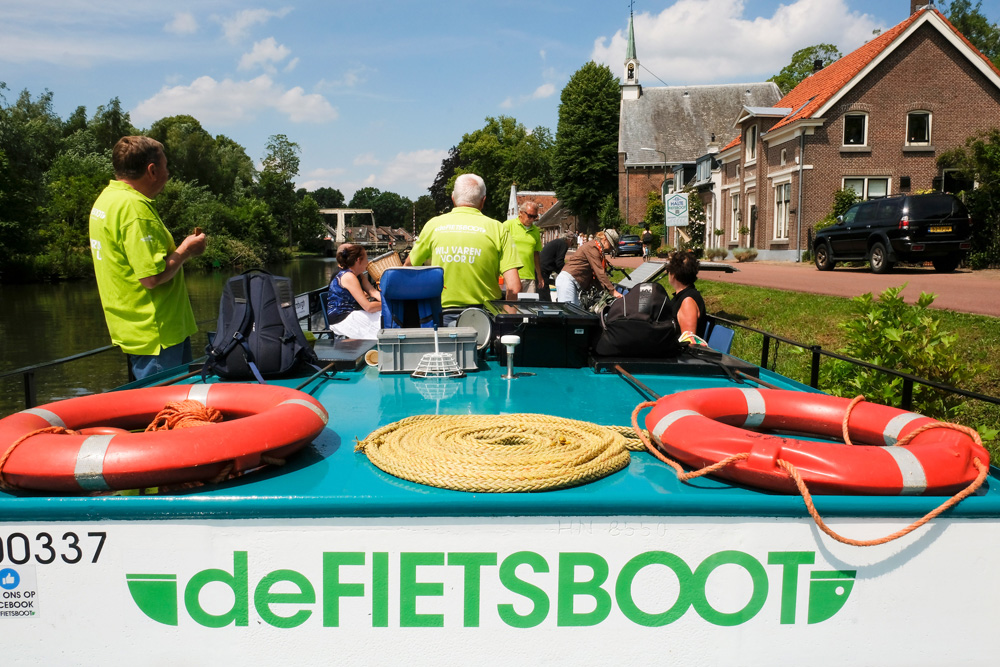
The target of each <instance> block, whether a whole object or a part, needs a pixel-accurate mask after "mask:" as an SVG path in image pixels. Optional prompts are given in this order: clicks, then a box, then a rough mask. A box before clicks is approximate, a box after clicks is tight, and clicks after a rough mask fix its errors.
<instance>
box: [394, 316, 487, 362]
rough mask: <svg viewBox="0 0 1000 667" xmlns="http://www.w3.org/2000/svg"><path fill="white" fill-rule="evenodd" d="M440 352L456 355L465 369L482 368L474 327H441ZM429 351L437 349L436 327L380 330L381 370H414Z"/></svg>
mask: <svg viewBox="0 0 1000 667" xmlns="http://www.w3.org/2000/svg"><path fill="white" fill-rule="evenodd" d="M438 351H439V352H447V353H449V354H452V355H454V357H455V361H456V362H457V363H458V367H459V368H461V369H462V370H463V371H475V370H479V365H478V364H477V362H476V330H475V329H473V328H472V327H442V328H440V329H438ZM428 352H434V330H433V329H382V330H381V331H379V332H378V370H379V373H412V372H413V371H415V370H416V369H417V364H419V363H420V360H421V359H422V358H423V356H424V355H425V354H427V353H428Z"/></svg>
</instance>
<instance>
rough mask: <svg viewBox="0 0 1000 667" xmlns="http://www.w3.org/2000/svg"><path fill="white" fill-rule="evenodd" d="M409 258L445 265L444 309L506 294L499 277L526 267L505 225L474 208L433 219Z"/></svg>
mask: <svg viewBox="0 0 1000 667" xmlns="http://www.w3.org/2000/svg"><path fill="white" fill-rule="evenodd" d="M409 259H410V263H411V264H412V265H413V266H420V265H421V264H424V263H425V262H427V261H428V260H430V263H431V265H432V266H440V267H443V268H444V292H443V293H442V294H441V305H442V306H443V307H445V308H451V307H454V306H468V305H473V304H484V303H486V302H487V301H491V300H494V299H499V298H501V296H502V295H501V293H500V285H499V283H498V279H499V277H500V276H501V275H502V274H503V273H504V272H505V271H508V270H510V269H515V268H520V267H521V262H520V261H518V259H517V252H516V251H515V249H514V246H513V245H512V244H511V243H510V241H509V239H508V238H507V232H506V231H504V228H503V225H501V224H500V223H499V222H497V221H496V220H494V219H493V218H488V217H486V216H485V215H483V213H482V211H480V210H479V209H476V208H472V207H469V206H456V207H455V208H454V209H452V210H451V211H449V212H448V213H445V214H444V215H439V216H437V217H436V218H431V219H430V220H428V221H427V224H425V225H424V229H423V231H421V232H420V238H419V240H418V241H417V243H416V244H415V245H414V246H413V250H412V251H410V257H409Z"/></svg>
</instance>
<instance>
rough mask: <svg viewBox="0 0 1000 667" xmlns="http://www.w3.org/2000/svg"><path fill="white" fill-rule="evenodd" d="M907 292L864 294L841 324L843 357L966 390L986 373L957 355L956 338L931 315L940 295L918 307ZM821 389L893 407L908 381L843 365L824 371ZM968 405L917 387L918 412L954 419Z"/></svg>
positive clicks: (925, 299) (928, 296) (830, 365)
mask: <svg viewBox="0 0 1000 667" xmlns="http://www.w3.org/2000/svg"><path fill="white" fill-rule="evenodd" d="M905 287H906V286H905V285H903V286H901V287H890V288H889V289H887V290H885V291H884V292H882V293H881V294H880V295H879V297H878V299H877V300H876V299H875V298H873V297H872V294H871V293H870V292H869V293H868V294H863V295H861V296H859V297H855V298H854V299H853V305H854V311H855V315H854V317H853V318H852V319H850V320H848V321H846V322H844V323H843V324H841V325H840V326H841V328H842V329H843V331H844V337H845V340H846V345H845V346H844V347H843V348H842V349H840V350H839V352H840V353H841V354H844V355H846V356H849V357H852V358H854V359H862V360H864V361H867V362H869V363H872V364H875V365H876V366H883V367H885V368H890V369H892V370H895V371H901V372H904V373H909V374H911V375H916V376H917V377H922V378H926V379H928V380H932V381H934V382H939V383H941V384H946V385H950V386H952V387H962V386H965V385H966V384H967V383H968V382H969V381H970V380H971V379H972V378H974V377H975V376H976V374H978V373H980V372H982V370H983V369H982V367H981V366H980V365H978V364H969V363H968V362H967V361H965V360H963V359H962V357H961V355H959V354H958V352H957V351H955V349H954V344H955V341H956V338H957V337H956V336H955V335H954V334H952V333H949V332H947V331H944V330H943V329H942V328H941V322H940V320H939V318H938V317H936V316H935V315H934V314H933V312H932V311H931V310H930V305H931V304H932V303H933V302H934V295H933V294H927V293H921V295H920V298H919V299H917V302H916V304H914V305H908V304H906V303H905V302H904V301H903V297H902V291H903V289H904V288H905ZM821 376H822V377H821V386H823V387H829V388H830V392H831V393H834V394H837V395H839V396H844V397H848V398H854V397H855V396H857V395H858V394H861V395H863V396H865V398H867V399H868V400H869V401H872V402H875V403H885V404H890V405H891V404H893V403H894V402H895V401H896V400H897V397H898V396H901V395H902V394H903V379H902V378H899V377H896V376H892V375H887V374H885V373H881V372H878V371H870V370H867V369H861V370H859V369H858V367H857V366H855V365H853V364H851V363H849V362H846V361H840V360H837V359H834V360H831V361H828V362H826V363H824V365H823V366H821ZM963 402H964V399H962V397H960V396H958V395H956V394H951V393H947V392H941V391H938V390H936V389H933V388H931V387H928V386H926V385H922V384H916V385H914V387H913V409H914V410H915V411H916V412H919V413H921V414H924V415H927V416H928V417H935V418H937V419H949V418H951V417H952V416H953V415H954V412H955V410H956V409H958V408H959V407H960V406H961V405H962V404H963Z"/></svg>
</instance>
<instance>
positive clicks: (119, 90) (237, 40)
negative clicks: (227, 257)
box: [0, 0, 1000, 200]
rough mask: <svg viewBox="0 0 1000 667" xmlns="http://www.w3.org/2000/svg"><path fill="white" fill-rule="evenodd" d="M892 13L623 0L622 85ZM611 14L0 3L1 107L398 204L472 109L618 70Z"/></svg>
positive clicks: (574, 3)
mask: <svg viewBox="0 0 1000 667" xmlns="http://www.w3.org/2000/svg"><path fill="white" fill-rule="evenodd" d="M997 4H1000V3H994V2H992V1H991V2H986V3H984V8H983V11H984V13H986V14H987V16H988V17H989V19H990V20H991V21H997V20H1000V8H998V7H997V6H996V5H997ZM909 6H910V5H909V1H908V0H892V1H891V2H887V1H885V0H883V1H880V2H870V1H869V0H798V1H797V2H793V1H791V0H786V1H785V2H777V1H770V0H742V1H741V0H677V1H675V2H670V1H660V2H657V1H655V0H636V2H635V17H636V43H637V50H638V55H639V60H640V63H641V66H642V68H641V69H640V71H639V75H640V76H639V78H640V83H643V84H645V85H663V84H664V83H666V84H670V85H678V84H707V83H736V82H750V81H763V80H765V79H767V78H768V77H770V76H771V75H773V74H775V73H777V72H778V71H779V70H780V69H781V68H782V67H783V66H784V65H786V64H787V63H788V61H789V60H790V58H791V54H792V53H793V52H794V51H796V50H797V49H800V48H802V47H804V46H810V45H813V44H818V43H823V42H828V43H833V44H836V45H837V46H838V47H839V48H840V50H841V52H843V53H847V52H849V51H851V50H853V49H854V48H857V47H858V46H860V45H861V44H862V43H864V42H865V41H866V40H868V39H870V38H871V35H872V31H873V30H875V29H877V28H882V29H884V28H888V27H891V26H893V25H895V24H896V23H899V22H900V21H902V20H903V19H904V18H905V17H906V15H907V14H908V12H909ZM628 16H629V4H628V2H627V0H613V1H601V2H597V1H592V0H591V1H588V0H523V1H522V0H497V1H488V0H487V1H483V2H452V1H450V0H446V1H438V2H433V1H432V2H428V1H426V0H425V1H423V2H417V1H409V0H382V1H380V2H358V1H354V2H343V1H342V0H308V1H307V0H300V1H296V0H288V1H283V0H274V1H272V0H258V1H254V0H250V1H249V2H237V1H236V0H194V1H189V0H171V2H165V3H139V2H134V3H128V2H126V3H121V2H106V1H105V0H2V1H0V35H2V36H0V81H3V82H5V83H6V84H7V87H8V89H9V90H7V91H6V93H5V96H6V98H7V101H8V102H10V101H12V99H14V98H16V95H17V94H18V93H20V91H21V90H23V89H28V90H29V91H30V92H31V94H32V96H33V97H37V96H38V95H39V94H40V93H42V92H43V91H44V90H45V89H48V90H50V91H52V93H53V94H54V107H55V111H56V112H57V113H58V114H59V115H60V116H62V117H63V118H65V117H67V116H68V115H69V114H70V113H71V112H72V111H73V110H74V109H75V108H76V107H77V106H79V105H83V106H86V107H87V112H88V116H89V115H91V114H93V112H94V111H95V110H96V108H97V107H98V106H99V105H102V104H107V102H108V101H109V100H111V99H112V98H114V97H118V98H119V99H120V100H121V102H122V105H123V107H124V108H125V109H126V110H128V111H129V113H130V114H131V118H132V122H133V124H134V125H136V126H137V127H140V128H144V127H149V125H151V124H152V123H153V122H154V121H156V120H157V119H159V118H162V117H164V116H169V115H175V114H190V115H192V116H194V117H195V118H197V119H198V120H199V121H201V123H202V125H203V126H204V127H205V129H206V130H207V131H208V132H210V133H212V134H213V135H217V134H224V135H226V136H228V137H231V138H232V139H234V140H236V141H237V142H239V143H240V144H241V145H243V146H244V147H245V148H246V149H247V153H248V154H249V155H250V157H252V158H253V159H254V160H255V161H256V162H258V163H259V162H260V160H261V158H262V156H263V154H264V146H265V144H266V142H267V138H268V137H269V136H270V135H274V134H284V135H286V136H288V138H289V139H291V140H292V141H295V142H297V143H298V144H299V146H300V147H301V149H302V151H301V170H300V174H299V178H298V179H297V184H298V185H299V186H300V187H306V188H308V189H310V190H312V189H315V188H317V187H322V186H328V187H334V188H338V189H339V190H341V191H342V192H343V193H344V195H345V196H346V197H347V198H348V200H349V199H350V197H351V195H352V194H353V193H354V191H355V190H357V189H358V188H361V187H366V186H374V187H377V188H379V189H381V190H391V191H393V192H397V193H399V194H401V195H404V196H407V197H410V198H411V199H415V198H417V197H419V196H420V195H422V194H426V193H427V187H428V186H429V185H430V183H431V181H432V180H433V179H434V176H435V174H437V172H438V169H439V168H440V166H441V160H442V159H443V158H444V157H445V155H446V154H447V151H448V149H449V148H450V147H451V146H453V145H455V144H457V143H458V142H459V141H460V140H461V138H462V135H463V134H465V133H467V132H471V131H473V130H476V129H478V128H480V127H482V126H483V123H484V120H485V118H486V117H487V116H497V115H501V114H503V115H509V116H513V117H514V118H516V119H517V120H518V121H520V122H521V123H523V124H524V125H526V126H527V127H528V128H534V127H537V126H544V127H548V128H549V129H550V130H552V132H553V133H554V132H555V130H556V124H557V119H558V107H559V94H560V91H561V90H562V88H563V86H564V85H565V83H566V81H567V80H568V79H569V77H570V76H571V75H572V74H573V72H575V71H576V70H577V69H579V68H580V67H581V66H582V65H583V64H584V63H586V62H587V61H588V60H591V59H593V60H596V61H597V62H600V63H605V64H607V65H609V66H610V67H611V71H612V72H613V73H615V74H616V75H618V76H620V75H621V72H622V63H623V61H624V56H625V36H626V34H627V28H628ZM750 54H753V55H752V56H751V55H750Z"/></svg>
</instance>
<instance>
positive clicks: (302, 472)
mask: <svg viewBox="0 0 1000 667" xmlns="http://www.w3.org/2000/svg"><path fill="white" fill-rule="evenodd" d="M515 370H516V371H517V372H519V373H520V377H518V378H517V379H514V380H505V379H503V377H502V375H503V373H504V369H502V368H501V367H500V366H499V365H498V364H497V363H496V362H483V365H482V370H480V371H479V372H472V373H469V374H467V375H466V376H465V377H463V378H457V379H448V380H429V379H416V378H412V377H410V376H409V375H408V374H392V375H390V374H381V375H380V374H379V373H378V371H377V369H375V368H370V367H363V368H362V369H361V370H358V371H348V372H340V373H337V374H336V375H335V376H334V377H332V378H329V379H327V378H317V379H315V380H313V381H312V382H311V383H309V384H308V385H306V386H305V387H303V391H306V392H308V393H310V394H311V395H313V396H314V397H316V398H317V399H318V400H320V402H322V403H323V405H324V406H326V407H327V409H328V411H329V413H330V421H329V424H328V426H327V428H326V429H325V430H324V431H323V432H322V434H321V435H320V436H319V437H318V438H317V439H316V440H315V441H314V442H313V443H312V444H311V445H309V446H307V447H306V448H305V449H303V450H302V451H300V452H299V453H298V454H296V455H295V456H293V457H292V458H291V459H290V460H289V461H288V462H287V464H286V465H285V466H283V467H281V468H271V469H267V470H263V471H259V472H256V473H251V474H249V475H247V476H244V477H242V478H239V479H235V480H232V481H230V482H227V483H224V484H221V485H218V486H212V487H203V488H199V489H195V490H191V491H182V492H178V493H173V494H170V495H162V496H140V497H136V496H127V497H122V496H97V497H93V496H91V497H72V496H63V497H49V496H41V495H33V494H30V493H24V492H17V494H16V495H12V494H10V493H5V492H2V491H0V513H2V515H3V516H4V517H5V519H6V520H7V521H63V520H82V519H87V520H94V519H121V520H142V519H146V520H149V519H152V520H157V519H160V520H171V519H183V518H203V519H211V518H220V519H221V518H225V519H239V518H282V517H287V518H309V517H376V516H378V517H414V516H427V517H435V516H604V517H606V516H609V515H623V516H624V515H632V516H723V517H726V516H728V517H738V516H759V517H796V518H799V517H806V516H807V513H806V510H805V506H804V504H803V501H802V499H801V498H800V497H799V496H798V495H780V494H773V493H766V492H761V491H756V490H750V489H746V488H741V487H739V486H734V485H732V484H729V483H726V482H723V481H717V480H714V479H709V478H700V479H697V480H693V481H690V482H687V483H681V482H679V481H678V480H677V478H676V475H675V473H674V471H673V470H672V469H670V468H669V467H668V466H666V465H664V464H663V463H661V462H660V461H658V460H656V459H655V458H654V457H652V456H651V455H650V454H648V453H646V452H633V453H632V459H631V463H630V465H629V466H628V467H627V468H626V469H625V470H622V471H620V472H617V473H614V474H612V475H610V476H608V477H605V478H603V479H601V480H598V481H596V482H592V483H590V484H585V485H583V486H579V487H575V488H568V489H562V490H557V491H546V492H537V493H496V494H491V493H468V492H461V491H452V490H446V489H438V488H432V487H429V486H424V485H421V484H416V483H413V482H409V481H405V480H402V479H398V478H396V477H393V476H391V475H389V474H387V473H384V472H383V471H381V470H379V469H378V468H376V467H375V466H374V465H372V464H371V463H370V462H369V460H368V458H367V457H366V456H365V455H364V454H360V453H355V451H354V445H355V442H356V440H360V439H363V438H365V436H367V435H368V434H369V433H371V432H372V431H374V430H375V429H377V428H379V427H381V426H384V425H386V424H390V423H392V422H395V421H397V420H400V419H403V418H404V417H408V416H411V415H416V414H494V415H503V414H514V413H544V414H550V415H554V416H559V417H565V418H570V419H580V418H581V416H582V417H583V418H585V419H587V420H589V421H592V422H594V423H597V424H604V425H623V426H624V425H628V424H629V423H630V417H631V414H632V411H633V409H634V408H635V406H636V405H638V404H639V403H641V402H643V401H645V400H647V399H646V398H645V397H644V396H643V395H642V394H641V393H640V391H639V390H637V389H636V388H635V387H634V386H633V385H632V384H631V383H629V382H628V381H627V380H626V379H625V378H623V377H622V376H620V375H618V374H616V373H594V372H593V371H592V370H591V369H589V368H582V369H568V368H567V369H535V368H516V369H515ZM533 371H541V372H539V373H537V374H533ZM760 373H761V379H763V380H765V381H766V382H768V383H770V384H773V385H776V386H778V387H781V388H787V389H796V390H804V391H810V390H809V388H808V387H805V386H803V385H800V384H798V383H795V382H793V381H791V380H789V379H787V378H784V377H782V376H779V375H775V374H773V373H769V372H767V371H764V370H761V371H760ZM636 378H637V379H638V380H640V381H641V382H642V383H643V384H644V385H646V386H647V387H648V388H649V389H651V390H652V391H653V392H655V393H657V394H659V395H667V394H671V393H674V392H677V391H681V390H688V389H697V388H704V387H719V386H732V385H734V383H733V382H732V380H730V379H729V378H727V377H726V376H724V375H721V374H717V375H701V376H692V375H653V374H637V375H636ZM303 380H304V378H301V377H300V378H293V379H286V380H281V381H275V382H276V383H279V384H283V385H287V386H292V387H294V386H298V385H299V384H301V383H302V381H303ZM194 381H200V380H197V379H196V380H189V382H194ZM747 386H754V385H752V384H748V385H747ZM645 414H646V413H645V412H644V413H643V415H642V416H643V417H644V415H645ZM998 472H1000V471H997V469H996V468H993V469H992V471H991V473H992V474H991V476H990V480H988V481H987V483H986V484H984V485H983V488H982V489H980V490H979V492H978V493H977V494H976V495H975V496H973V497H970V498H968V499H966V500H965V501H964V502H962V503H960V504H959V505H958V507H956V508H955V509H953V510H951V511H950V512H949V516H953V517H955V518H959V517H968V518H978V517H1000V476H998ZM942 501H943V499H942V498H940V497H910V496H907V497H868V496H817V497H816V498H815V502H816V505H817V508H818V509H819V511H820V512H821V513H822V514H823V515H824V516H850V517H919V516H922V515H924V514H926V513H927V512H929V511H930V510H932V509H934V508H935V507H937V506H938V505H939V504H941V502H942Z"/></svg>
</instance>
